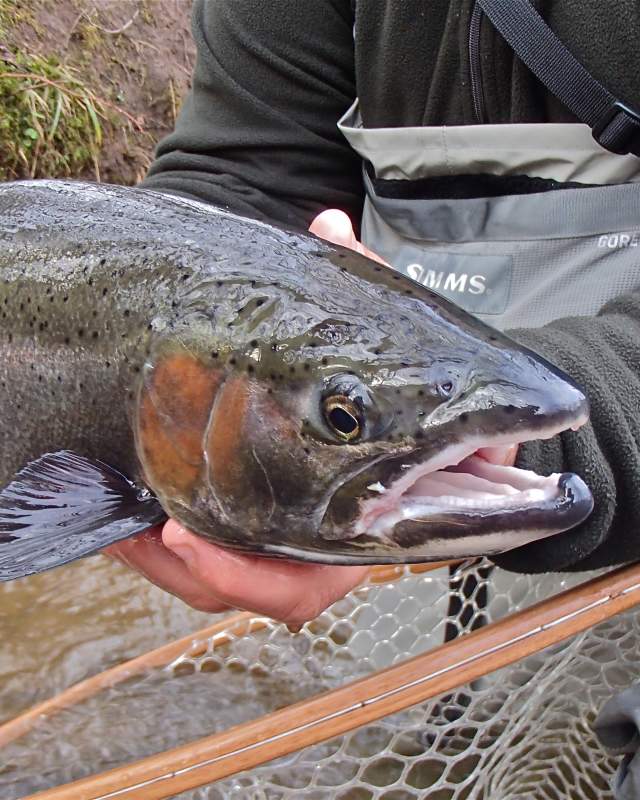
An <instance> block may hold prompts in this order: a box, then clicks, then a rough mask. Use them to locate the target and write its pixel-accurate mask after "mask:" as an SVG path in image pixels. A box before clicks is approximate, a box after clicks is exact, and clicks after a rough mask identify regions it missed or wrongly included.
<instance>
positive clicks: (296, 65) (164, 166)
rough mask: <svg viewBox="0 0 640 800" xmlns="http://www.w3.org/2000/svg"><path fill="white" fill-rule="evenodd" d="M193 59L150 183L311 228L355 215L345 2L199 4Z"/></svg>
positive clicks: (223, 0)
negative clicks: (346, 125) (332, 217)
mask: <svg viewBox="0 0 640 800" xmlns="http://www.w3.org/2000/svg"><path fill="white" fill-rule="evenodd" d="M193 36H194V39H195V42H196V46H197V62H196V67H195V72H194V76H193V88H192V90H191V92H190V93H189V94H188V96H187V97H186V99H185V102H184V104H183V107H182V109H181V112H180V115H179V118H178V120H177V123H176V127H175V131H174V132H173V133H172V134H170V135H169V136H168V137H167V138H166V139H164V140H163V141H162V142H161V143H160V145H159V146H158V149H157V154H156V160H155V161H154V163H153V164H152V165H151V168H150V170H149V174H148V176H147V178H146V179H145V181H144V184H143V185H144V186H145V187H146V188H149V189H156V190H158V191H163V192H170V193H175V194H180V195H183V196H187V197H191V198H195V199H198V200H202V201H204V202H207V203H213V204H215V205H218V206H221V207H224V208H227V209H230V210H231V211H234V212H236V213H239V214H242V215H244V216H249V217H256V218H259V219H267V220H269V221H272V222H276V223H280V224H282V225H284V226H286V227H292V228H300V229H302V228H303V229H306V228H307V227H308V225H309V223H310V222H311V220H312V219H313V217H314V216H315V215H316V214H317V213H319V212H320V211H322V210H324V209H325V208H328V207H337V208H341V209H343V210H345V211H346V212H347V213H348V214H349V215H350V216H351V217H352V219H353V220H354V221H359V219H360V215H361V209H362V202H363V197H362V194H363V189H362V177H361V172H360V162H359V159H358V157H357V156H356V155H355V153H354V152H353V151H352V150H351V149H350V148H349V146H348V144H347V142H346V140H345V139H344V138H343V137H342V135H341V134H340V132H339V130H338V128H337V121H338V119H339V118H340V117H341V116H342V114H343V113H344V112H345V111H346V109H347V108H348V107H349V106H350V104H351V103H352V102H353V100H354V98H355V79H354V63H353V60H354V45H353V13H352V10H351V4H350V2H349V0H296V2H291V0H270V1H269V2H268V3H260V2H255V0H195V3H194V7H193Z"/></svg>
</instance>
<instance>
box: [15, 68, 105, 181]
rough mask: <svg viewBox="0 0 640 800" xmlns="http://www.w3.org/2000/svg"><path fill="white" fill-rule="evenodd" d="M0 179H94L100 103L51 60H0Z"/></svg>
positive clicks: (100, 130)
mask: <svg viewBox="0 0 640 800" xmlns="http://www.w3.org/2000/svg"><path fill="white" fill-rule="evenodd" d="M0 108H2V116H1V117H0V180H11V179H14V178H27V177H28V178H37V177H47V176H50V175H57V176H61V177H62V176H71V175H76V174H78V173H81V172H83V171H84V170H86V169H87V168H90V169H92V170H93V171H94V174H95V177H96V179H97V180H99V178H100V174H99V170H98V155H99V152H100V147H101V145H102V139H103V124H104V122H105V121H107V120H108V118H109V109H108V108H107V104H106V103H105V101H103V100H100V98H98V97H96V95H95V94H93V92H91V91H90V90H89V89H88V88H87V87H86V86H85V85H84V84H83V83H82V81H81V79H80V77H79V76H78V75H77V74H76V73H75V72H74V71H72V70H71V69H70V68H68V67H65V66H63V65H62V64H60V63H59V62H57V61H56V60H55V59H53V58H42V57H41V56H34V55H27V54H17V55H15V56H13V57H12V58H11V60H9V59H8V58H6V60H5V61H4V62H0Z"/></svg>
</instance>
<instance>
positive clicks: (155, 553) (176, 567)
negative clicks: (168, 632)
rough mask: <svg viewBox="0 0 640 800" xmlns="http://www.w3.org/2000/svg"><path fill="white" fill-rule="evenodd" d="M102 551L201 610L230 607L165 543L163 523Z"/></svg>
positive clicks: (211, 610)
mask: <svg viewBox="0 0 640 800" xmlns="http://www.w3.org/2000/svg"><path fill="white" fill-rule="evenodd" d="M102 552H103V553H104V554H105V555H107V556H109V557H110V558H114V559H116V560H117V561H120V562H122V563H123V564H125V565H126V566H127V567H129V568H130V569H132V570H135V571H136V572H139V573H140V574H141V575H143V576H144V577H145V578H147V580H149V581H151V583H153V584H155V585H156V586H159V587H160V588H161V589H164V590H165V591H166V592H170V593H171V594H173V595H176V597H179V598H180V599H181V600H183V601H184V602H185V603H187V604H188V605H190V606H191V607H192V608H195V609H197V610H198V611H206V612H208V613H210V614H216V613H218V612H220V611H226V610H228V606H227V605H226V604H225V603H223V602H222V601H221V600H220V599H219V598H218V597H216V596H215V595H214V594H213V593H212V592H211V590H210V588H209V586H207V585H205V584H202V583H201V582H200V581H198V580H197V579H196V578H195V577H194V575H193V574H192V573H191V572H190V571H189V569H188V567H187V565H186V564H185V563H184V562H183V561H182V560H181V559H180V558H179V557H178V556H176V555H175V554H174V553H172V552H171V550H168V549H167V548H166V547H165V546H164V544H163V543H162V527H161V526H157V527H156V528H152V529H151V530H149V531H145V532H144V533H141V534H140V535H139V536H134V537H132V538H131V539H126V540H125V541H123V542H118V543H117V544H113V545H111V547H107V548H106V549H105V550H103V551H102Z"/></svg>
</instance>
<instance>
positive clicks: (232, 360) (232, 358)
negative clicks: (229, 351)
mask: <svg viewBox="0 0 640 800" xmlns="http://www.w3.org/2000/svg"><path fill="white" fill-rule="evenodd" d="M235 363H236V360H235V358H234V357H233V356H231V358H230V359H229V364H231V366H234V365H235Z"/></svg>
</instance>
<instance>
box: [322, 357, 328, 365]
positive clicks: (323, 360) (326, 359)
mask: <svg viewBox="0 0 640 800" xmlns="http://www.w3.org/2000/svg"><path fill="white" fill-rule="evenodd" d="M321 363H322V365H323V366H324V367H326V366H327V364H328V363H329V359H328V358H323V359H322V362H321Z"/></svg>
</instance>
